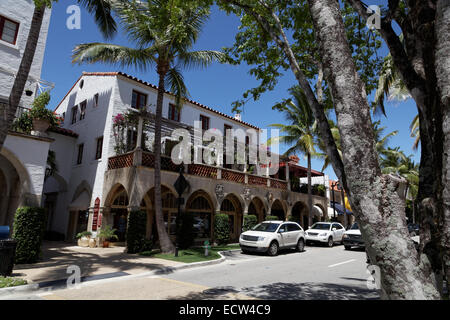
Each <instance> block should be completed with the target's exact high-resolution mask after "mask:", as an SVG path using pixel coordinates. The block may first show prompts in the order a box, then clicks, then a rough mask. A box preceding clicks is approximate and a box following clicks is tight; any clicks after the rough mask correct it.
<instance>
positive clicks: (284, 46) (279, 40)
mask: <svg viewBox="0 0 450 320" xmlns="http://www.w3.org/2000/svg"><path fill="white" fill-rule="evenodd" d="M222 1H223V2H224V3H229V4H232V5H235V6H236V7H239V8H241V9H242V10H244V11H245V13H246V14H248V15H250V16H252V17H253V18H254V19H255V21H256V22H257V23H259V25H260V26H261V28H262V29H263V30H264V31H265V32H267V34H268V35H269V36H270V37H271V39H272V40H273V41H274V42H275V43H276V44H277V46H278V47H279V48H280V49H281V50H282V51H283V53H284V54H285V56H286V59H287V60H288V62H289V67H290V69H291V71H292V72H293V73H294V76H295V78H296V79H297V81H298V84H299V86H300V87H301V88H302V89H303V91H304V92H305V95H306V99H307V100H308V103H309V105H310V106H311V110H312V112H313V114H314V118H315V119H316V120H317V124H318V128H319V132H320V136H321V138H322V139H323V141H324V143H325V147H326V151H327V154H328V156H329V157H330V162H331V165H332V167H333V170H334V172H335V173H336V176H337V177H338V179H339V180H340V181H342V184H343V187H344V189H345V190H347V178H346V175H345V170H344V165H343V163H342V159H341V157H340V155H339V152H338V149H337V146H336V142H335V141H334V138H333V135H332V133H331V129H330V124H329V123H328V119H327V117H326V114H325V109H324V106H323V105H322V103H320V102H319V101H318V100H317V98H316V96H315V94H314V92H313V90H312V88H311V86H310V84H309V82H308V79H307V78H306V76H305V74H304V73H303V71H302V70H301V68H300V65H299V63H298V61H297V59H296V57H295V55H294V53H293V51H292V49H291V46H290V44H289V41H288V38H287V36H286V34H285V33H284V30H283V26H282V24H281V22H280V20H279V18H278V16H277V15H276V14H275V13H274V12H272V10H271V9H270V8H268V7H267V8H266V9H267V14H268V15H270V16H271V17H272V18H273V19H274V20H275V25H273V24H271V23H270V22H269V21H268V20H267V19H266V18H265V17H264V16H262V15H261V14H259V13H258V12H256V10H255V8H253V7H251V6H249V5H246V4H243V3H241V2H240V1H237V0H222ZM261 4H262V5H264V2H261ZM320 98H321V97H320Z"/></svg>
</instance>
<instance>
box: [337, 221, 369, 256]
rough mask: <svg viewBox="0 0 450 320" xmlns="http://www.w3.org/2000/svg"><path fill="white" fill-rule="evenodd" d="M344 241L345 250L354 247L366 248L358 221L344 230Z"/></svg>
mask: <svg viewBox="0 0 450 320" xmlns="http://www.w3.org/2000/svg"><path fill="white" fill-rule="evenodd" d="M342 242H343V243H344V248H345V250H350V249H351V248H352V247H358V248H365V244H364V240H363V238H362V236H361V231H360V230H359V226H358V223H356V222H355V223H354V224H352V226H351V227H350V229H348V230H347V231H345V232H344V236H343V237H342Z"/></svg>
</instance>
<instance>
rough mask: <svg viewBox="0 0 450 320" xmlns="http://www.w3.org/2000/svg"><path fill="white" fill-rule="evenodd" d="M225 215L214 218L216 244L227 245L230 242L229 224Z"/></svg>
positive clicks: (217, 215)
mask: <svg viewBox="0 0 450 320" xmlns="http://www.w3.org/2000/svg"><path fill="white" fill-rule="evenodd" d="M229 220H230V219H229V217H228V215H227V214H222V213H221V214H216V215H215V216H214V238H215V239H216V242H217V244H219V245H222V244H227V243H228V242H229V241H230V222H229Z"/></svg>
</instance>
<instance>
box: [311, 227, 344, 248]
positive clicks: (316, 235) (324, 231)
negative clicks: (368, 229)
mask: <svg viewBox="0 0 450 320" xmlns="http://www.w3.org/2000/svg"><path fill="white" fill-rule="evenodd" d="M344 232H345V228H344V226H343V225H342V224H340V223H338V222H316V223H314V224H313V225H312V226H311V227H310V228H309V229H308V230H306V232H305V239H306V244H309V243H312V242H313V243H314V242H315V243H326V244H327V245H328V247H332V246H333V245H334V243H335V242H340V243H342V237H343V235H344Z"/></svg>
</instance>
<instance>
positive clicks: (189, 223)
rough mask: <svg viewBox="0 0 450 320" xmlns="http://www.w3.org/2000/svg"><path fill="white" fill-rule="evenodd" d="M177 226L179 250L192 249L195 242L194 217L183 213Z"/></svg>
mask: <svg viewBox="0 0 450 320" xmlns="http://www.w3.org/2000/svg"><path fill="white" fill-rule="evenodd" d="M177 225H178V230H177V240H178V248H180V249H187V248H189V247H191V246H192V245H193V244H194V240H195V230H194V216H193V215H192V214H191V213H187V212H185V213H182V214H181V215H180V216H179V217H178V218H177Z"/></svg>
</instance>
